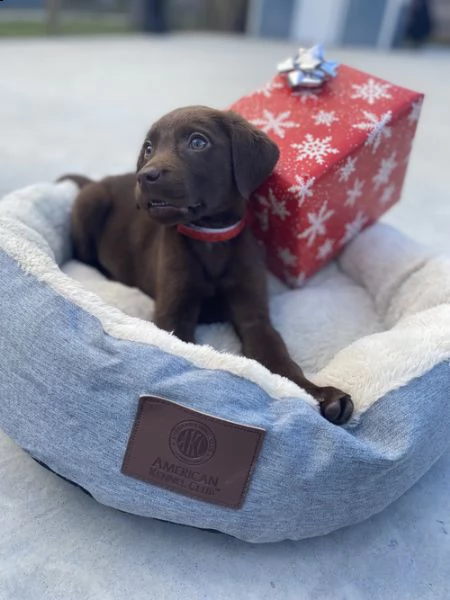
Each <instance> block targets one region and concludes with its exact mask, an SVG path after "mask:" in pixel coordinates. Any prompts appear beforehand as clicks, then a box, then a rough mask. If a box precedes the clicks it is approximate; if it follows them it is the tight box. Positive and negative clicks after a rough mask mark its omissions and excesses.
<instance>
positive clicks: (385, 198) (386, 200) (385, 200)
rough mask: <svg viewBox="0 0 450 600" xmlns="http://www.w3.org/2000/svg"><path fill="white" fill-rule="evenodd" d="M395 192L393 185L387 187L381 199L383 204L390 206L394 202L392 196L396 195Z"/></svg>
mask: <svg viewBox="0 0 450 600" xmlns="http://www.w3.org/2000/svg"><path fill="white" fill-rule="evenodd" d="M395 191H396V188H395V185H393V184H391V185H388V186H386V187H385V188H384V190H383V193H382V194H381V197H380V202H381V204H388V203H389V202H390V201H391V200H392V196H393V195H394V194H395Z"/></svg>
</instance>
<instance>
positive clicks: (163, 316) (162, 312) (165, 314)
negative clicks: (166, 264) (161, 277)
mask: <svg viewBox="0 0 450 600" xmlns="http://www.w3.org/2000/svg"><path fill="white" fill-rule="evenodd" d="M172 277H173V276H172ZM200 306H201V303H200V299H199V298H198V296H196V294H195V293H193V291H192V290H190V289H189V288H188V287H185V286H182V285H179V284H177V282H173V280H172V281H171V280H170V278H169V277H167V278H165V281H164V283H162V285H161V282H159V283H158V291H157V294H156V301H155V316H154V323H155V325H157V326H158V327H159V328H160V329H164V330H166V331H170V332H172V333H174V334H175V335H176V336H177V337H178V338H180V340H183V342H192V343H194V341H195V339H194V336H195V328H196V326H197V322H198V317H199V314H200Z"/></svg>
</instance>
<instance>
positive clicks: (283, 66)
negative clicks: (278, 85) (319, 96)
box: [278, 44, 339, 88]
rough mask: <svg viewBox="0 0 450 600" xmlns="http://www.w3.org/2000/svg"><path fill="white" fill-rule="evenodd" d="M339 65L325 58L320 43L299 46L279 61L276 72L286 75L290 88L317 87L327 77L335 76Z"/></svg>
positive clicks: (326, 79)
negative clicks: (289, 55)
mask: <svg viewBox="0 0 450 600" xmlns="http://www.w3.org/2000/svg"><path fill="white" fill-rule="evenodd" d="M338 66H339V64H338V63H337V62H335V61H334V60H325V55H324V51H323V48H322V46H321V45H320V44H317V46H313V47H312V48H309V49H307V48H299V50H298V53H297V54H296V55H295V56H294V57H292V58H288V59H287V60H285V61H283V62H281V63H279V65H278V72H279V73H283V74H286V75H287V80H288V83H289V86H290V87H291V88H302V87H304V88H317V87H320V86H322V85H323V84H324V83H325V82H326V81H328V79H331V78H332V77H336V74H337V73H336V69H337V67H338Z"/></svg>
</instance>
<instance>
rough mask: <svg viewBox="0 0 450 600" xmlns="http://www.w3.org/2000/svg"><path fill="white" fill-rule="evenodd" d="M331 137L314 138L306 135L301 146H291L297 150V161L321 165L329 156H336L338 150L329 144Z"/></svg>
mask: <svg viewBox="0 0 450 600" xmlns="http://www.w3.org/2000/svg"><path fill="white" fill-rule="evenodd" d="M330 142H332V137H331V136H328V137H324V138H315V137H313V136H312V135H311V134H310V133H307V134H306V137H305V139H304V140H303V142H302V143H301V144H291V147H292V148H295V149H296V150H298V155H297V160H305V159H310V160H315V161H316V163H317V164H318V165H323V164H324V162H325V159H326V158H327V156H328V155H329V154H338V152H339V151H338V150H337V149H336V148H333V147H332V146H331V144H330Z"/></svg>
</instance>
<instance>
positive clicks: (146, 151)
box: [144, 141, 153, 157]
mask: <svg viewBox="0 0 450 600" xmlns="http://www.w3.org/2000/svg"><path fill="white" fill-rule="evenodd" d="M152 151H153V146H152V143H151V142H149V141H147V142H145V144H144V156H146V157H147V156H150V154H151V153H152Z"/></svg>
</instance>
